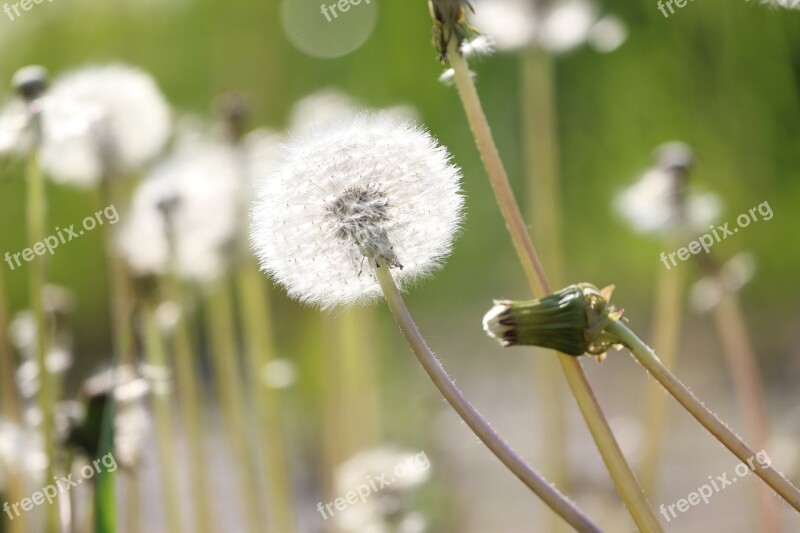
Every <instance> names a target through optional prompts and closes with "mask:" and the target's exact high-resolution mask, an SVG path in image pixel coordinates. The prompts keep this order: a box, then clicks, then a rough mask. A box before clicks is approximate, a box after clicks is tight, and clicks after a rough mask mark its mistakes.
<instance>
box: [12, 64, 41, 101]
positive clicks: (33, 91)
mask: <svg viewBox="0 0 800 533" xmlns="http://www.w3.org/2000/svg"><path fill="white" fill-rule="evenodd" d="M11 84H12V86H13V87H14V90H15V91H17V94H19V95H20V96H21V97H22V98H23V99H24V100H25V101H27V102H32V101H34V100H36V99H37V98H39V97H40V96H41V95H42V94H43V93H44V91H45V90H46V89H47V84H48V82H47V69H46V68H44V67H42V66H40V65H29V66H27V67H22V68H21V69H19V70H18V71H17V72H16V73H15V74H14V77H13V79H12V81H11Z"/></svg>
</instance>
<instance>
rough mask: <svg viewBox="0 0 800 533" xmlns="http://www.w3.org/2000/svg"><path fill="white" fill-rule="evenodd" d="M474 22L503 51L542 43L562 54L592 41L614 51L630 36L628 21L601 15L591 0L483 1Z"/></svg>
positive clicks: (552, 50) (550, 49)
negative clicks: (544, 0) (628, 33)
mask: <svg viewBox="0 0 800 533" xmlns="http://www.w3.org/2000/svg"><path fill="white" fill-rule="evenodd" d="M471 21H472V24H474V26H475V27H476V28H477V29H478V30H480V31H481V32H483V33H484V34H486V35H488V36H489V37H491V39H492V40H493V41H494V42H495V44H496V47H497V49H498V50H501V51H515V50H520V49H523V48H526V47H530V46H538V47H540V48H541V49H543V50H545V51H547V52H549V53H551V54H562V53H566V52H569V51H570V50H573V49H575V48H577V47H578V46H581V45H583V44H585V43H587V42H588V43H589V44H591V45H592V46H593V47H594V48H595V49H597V50H598V51H600V52H611V51H613V50H615V49H616V48H618V47H619V46H620V45H622V43H623V42H624V41H625V39H626V38H627V28H626V27H625V25H624V23H623V22H622V21H621V20H620V19H619V18H617V17H603V18H600V11H599V9H598V8H597V6H596V5H595V3H594V2H591V1H589V0H555V1H553V2H534V1H531V0H479V1H477V2H476V5H475V13H474V15H472V16H471Z"/></svg>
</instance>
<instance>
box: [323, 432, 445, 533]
mask: <svg viewBox="0 0 800 533" xmlns="http://www.w3.org/2000/svg"><path fill="white" fill-rule="evenodd" d="M429 469H430V461H429V460H428V457H427V455H425V454H424V453H423V452H420V453H417V454H413V453H408V452H405V451H402V450H399V449H397V448H394V447H389V446H385V447H380V448H376V449H373V450H369V451H365V452H361V453H359V454H357V455H355V456H353V457H352V458H350V459H348V460H347V461H346V462H344V463H342V464H341V465H339V467H338V468H337V469H336V471H335V473H334V485H335V490H336V494H341V495H344V494H347V493H348V492H351V491H356V490H357V489H358V488H359V487H364V486H368V487H371V486H373V485H374V487H375V488H376V489H377V490H370V493H369V494H368V495H367V496H366V497H365V501H363V502H362V501H359V502H357V503H355V504H353V505H349V506H347V507H346V508H345V509H344V510H343V511H340V512H338V513H337V514H335V515H334V518H335V521H336V525H337V527H338V528H340V529H341V530H342V531H344V532H352V533H363V532H367V531H369V532H376V533H399V532H402V533H420V532H424V531H425V529H426V524H425V520H424V518H423V517H422V516H421V515H420V514H419V513H416V512H413V511H412V510H411V509H410V501H409V500H410V496H412V495H413V493H414V491H415V490H416V489H417V488H418V487H420V486H421V485H422V484H423V483H425V482H426V481H428V479H429V477H430V472H429ZM379 480H382V481H383V483H384V485H382V483H381V481H379ZM370 482H372V484H371V483H370Z"/></svg>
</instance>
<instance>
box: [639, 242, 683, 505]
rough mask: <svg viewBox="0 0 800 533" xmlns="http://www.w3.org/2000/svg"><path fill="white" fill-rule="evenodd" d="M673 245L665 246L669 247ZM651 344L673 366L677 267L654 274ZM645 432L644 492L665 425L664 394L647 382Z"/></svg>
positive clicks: (656, 465)
mask: <svg viewBox="0 0 800 533" xmlns="http://www.w3.org/2000/svg"><path fill="white" fill-rule="evenodd" d="M676 248H677V247H669V248H668V249H669V250H673V249H676ZM657 291H658V292H657V296H656V306H655V314H654V321H653V323H654V324H655V331H654V334H653V345H654V346H655V349H656V352H657V353H659V354H662V362H663V363H664V366H666V367H667V368H673V367H674V365H675V359H676V358H677V355H678V341H679V339H680V328H681V315H682V314H683V313H682V311H683V274H682V272H681V269H679V268H678V269H671V270H664V271H663V272H661V274H660V275H659V278H658V289H657ZM644 405H645V408H644V424H645V428H646V431H645V436H644V446H643V450H644V451H643V453H642V459H641V460H640V462H639V468H640V472H641V477H642V486H643V487H644V490H645V492H646V493H647V494H650V495H651V496H653V495H655V494H657V492H658V487H659V480H660V473H661V461H662V456H663V443H664V433H665V430H666V427H667V412H668V411H667V397H666V395H664V393H663V392H662V391H661V388H660V387H659V386H658V385H657V384H655V383H651V382H648V385H647V393H646V396H645V403H644Z"/></svg>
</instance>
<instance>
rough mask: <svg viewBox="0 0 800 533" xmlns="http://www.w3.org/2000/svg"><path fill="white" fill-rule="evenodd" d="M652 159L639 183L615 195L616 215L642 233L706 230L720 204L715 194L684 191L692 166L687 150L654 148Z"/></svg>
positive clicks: (683, 147)
mask: <svg viewBox="0 0 800 533" xmlns="http://www.w3.org/2000/svg"><path fill="white" fill-rule="evenodd" d="M654 159H655V163H654V166H653V167H651V168H650V169H648V170H647V171H646V172H645V173H644V174H643V175H642V177H641V178H640V179H639V181H637V182H636V183H634V184H633V185H631V186H630V187H628V188H627V189H625V190H623V191H622V192H621V193H619V194H618V195H617V196H616V198H615V199H614V209H615V210H616V212H617V213H618V214H619V215H620V216H621V217H622V218H623V219H624V220H625V221H626V222H628V223H629V224H630V226H631V227H632V228H633V229H634V230H636V231H638V232H641V233H655V234H659V233H665V232H667V231H671V230H672V229H674V228H684V229H692V230H705V229H706V228H707V227H708V225H709V224H710V223H711V222H713V221H714V220H716V218H717V217H718V216H719V214H720V212H721V210H722V202H721V200H720V199H719V197H718V196H717V195H716V194H713V193H708V192H706V193H697V192H693V191H691V190H689V189H688V188H687V185H686V179H687V172H688V170H689V169H690V168H691V166H692V164H693V156H692V152H691V150H690V149H689V147H688V146H686V145H685V144H683V143H677V142H672V143H666V144H664V145H661V146H660V147H659V148H657V149H656V151H655V154H654Z"/></svg>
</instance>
